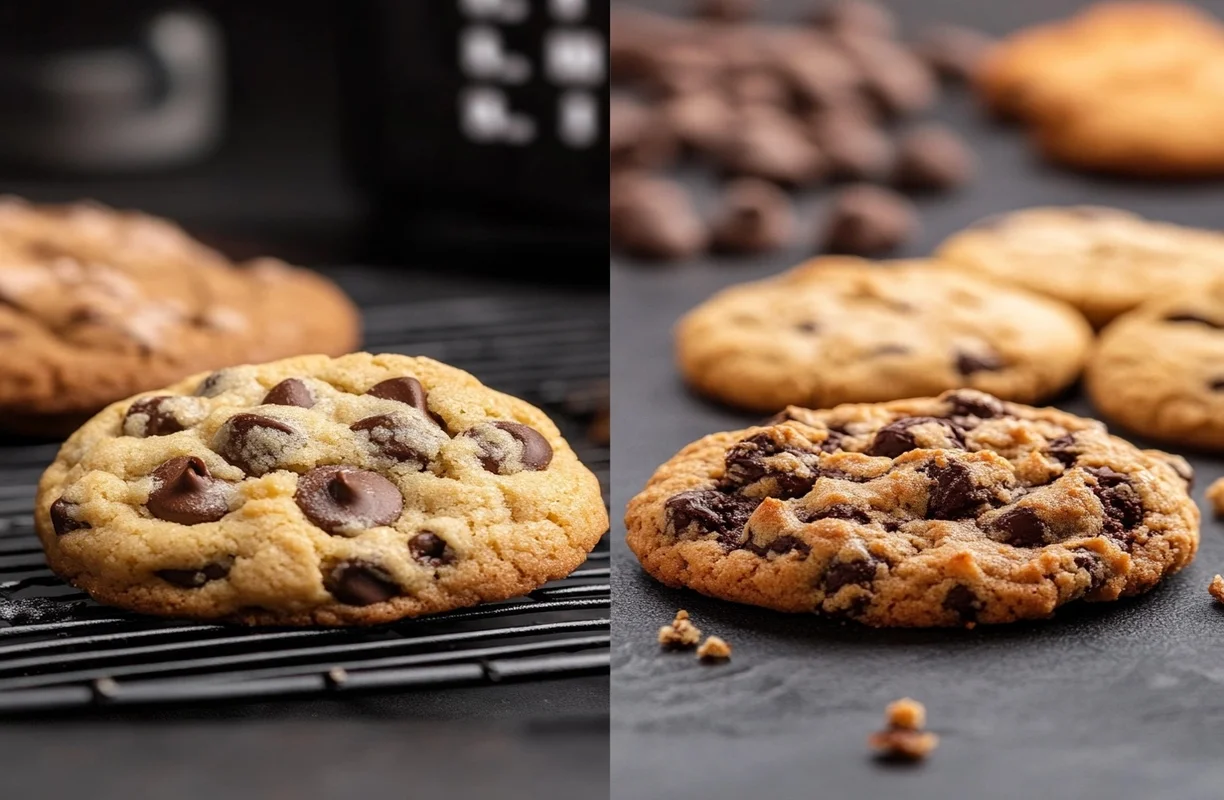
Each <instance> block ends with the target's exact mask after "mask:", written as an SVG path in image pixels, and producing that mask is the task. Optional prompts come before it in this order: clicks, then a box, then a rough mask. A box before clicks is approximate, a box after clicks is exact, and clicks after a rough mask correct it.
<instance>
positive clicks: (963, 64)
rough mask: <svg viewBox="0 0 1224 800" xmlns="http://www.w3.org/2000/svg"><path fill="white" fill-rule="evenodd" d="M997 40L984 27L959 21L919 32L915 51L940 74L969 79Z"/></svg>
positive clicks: (944, 76)
mask: <svg viewBox="0 0 1224 800" xmlns="http://www.w3.org/2000/svg"><path fill="white" fill-rule="evenodd" d="M994 45H995V40H994V39H993V38H991V37H990V36H987V35H986V34H984V33H982V32H981V31H976V30H973V29H972V28H964V27H961V26H960V25H936V26H933V27H930V28H927V29H926V30H925V31H923V32H922V33H921V34H919V36H918V40H917V42H916V43H915V44H914V53H915V54H916V55H917V56H918V57H919V58H921V59H922V60H924V61H925V62H926V63H927V64H929V65H930V67H931V69H933V70H935V73H936V74H937V75H939V76H940V77H941V78H946V79H948V80H953V81H963V82H968V81H971V80H972V79H973V77H974V76H975V75H976V74H977V69H978V66H979V65H980V64H981V63H982V59H983V58H984V57H985V56H986V54H987V53H988V52H990V49H991V48H992V47H994Z"/></svg>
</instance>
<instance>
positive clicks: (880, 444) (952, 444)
mask: <svg viewBox="0 0 1224 800" xmlns="http://www.w3.org/2000/svg"><path fill="white" fill-rule="evenodd" d="M927 424H934V425H938V426H939V427H940V428H942V429H943V435H944V438H945V439H946V444H945V446H944V447H942V448H939V449H953V450H957V449H959V450H963V449H964V447H965V437H964V434H963V433H962V432H961V429H960V427H959V426H957V425H955V424H953V423H951V422H949V421H948V420H946V419H938V418H937V417H903V418H901V419H899V420H896V421H895V422H890V423H889V424H888V425H885V426H884V427H883V428H880V429H879V430H878V431H876V435H875V436H874V437H873V438H872V440H871V444H870V445H868V446H867V450H866V451H865V452H866V453H867V455H869V456H886V457H888V458H896V457H897V456H899V455H902V454H903V453H908V452H909V451H911V450H916V449H918V447H919V445H918V440H917V439H916V438H915V437H914V433H913V431H911V430H910V429H911V428H913V427H916V426H918V425H927Z"/></svg>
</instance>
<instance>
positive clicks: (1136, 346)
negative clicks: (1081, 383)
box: [1085, 280, 1224, 450]
mask: <svg viewBox="0 0 1224 800" xmlns="http://www.w3.org/2000/svg"><path fill="white" fill-rule="evenodd" d="M1085 376H1086V377H1085V387H1086V388H1087V390H1088V393H1089V395H1090V396H1091V397H1092V401H1093V403H1094V404H1095V405H1096V407H1097V408H1098V409H1100V411H1101V413H1102V414H1104V415H1105V416H1107V417H1109V418H1110V419H1112V420H1114V421H1116V422H1118V423H1119V424H1121V425H1123V426H1125V427H1126V428H1128V429H1130V430H1132V431H1135V432H1136V433H1140V434H1143V435H1144V436H1150V437H1152V438H1154V439H1160V440H1163V441H1168V442H1177V443H1179V444H1184V445H1189V446H1191V447H1198V448H1203V449H1213V450H1221V449H1224V280H1218V281H1215V282H1213V283H1210V284H1208V285H1205V286H1201V287H1198V288H1196V289H1194V290H1192V291H1185V292H1181V293H1179V294H1175V295H1166V296H1162V297H1160V298H1158V299H1155V300H1152V301H1150V302H1148V303H1144V304H1143V305H1142V306H1140V307H1139V308H1137V309H1135V310H1134V311H1131V312H1130V313H1128V314H1124V315H1122V316H1121V317H1119V318H1118V319H1116V320H1114V322H1113V323H1112V324H1110V325H1109V327H1107V328H1106V329H1105V330H1104V331H1103V332H1102V333H1101V337H1100V339H1099V340H1098V342H1097V346H1096V348H1095V350H1094V351H1093V353H1092V355H1091V357H1090V358H1089V361H1088V367H1087V371H1086V373H1085Z"/></svg>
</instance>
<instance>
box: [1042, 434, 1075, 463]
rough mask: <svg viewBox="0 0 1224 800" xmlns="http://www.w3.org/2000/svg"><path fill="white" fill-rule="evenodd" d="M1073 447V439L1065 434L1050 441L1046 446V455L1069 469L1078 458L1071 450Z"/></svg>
mask: <svg viewBox="0 0 1224 800" xmlns="http://www.w3.org/2000/svg"><path fill="white" fill-rule="evenodd" d="M1074 447H1075V437H1074V436H1072V435H1071V434H1069V433H1066V434H1063V435H1062V436H1059V437H1058V438H1057V439H1054V440H1052V441H1051V442H1050V443H1049V444H1048V445H1047V446H1046V453H1047V454H1048V455H1049V456H1050V457H1051V458H1053V459H1054V460H1056V461H1059V462H1061V463H1062V465H1063V466H1064V467H1070V466H1071V465H1072V464H1074V463H1075V460H1076V459H1077V458H1079V454H1078V453H1076V452H1075V451H1074V450H1073V449H1072V448H1074Z"/></svg>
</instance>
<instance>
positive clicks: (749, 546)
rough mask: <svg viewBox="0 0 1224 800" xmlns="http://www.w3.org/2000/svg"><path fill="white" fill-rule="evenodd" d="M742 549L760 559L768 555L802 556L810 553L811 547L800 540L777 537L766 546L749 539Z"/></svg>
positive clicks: (792, 537) (790, 537)
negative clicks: (793, 554) (797, 554)
mask: <svg viewBox="0 0 1224 800" xmlns="http://www.w3.org/2000/svg"><path fill="white" fill-rule="evenodd" d="M743 548H744V549H745V550H747V551H748V552H750V553H753V554H754V555H758V556H761V557H764V556H767V555H769V554H770V553H776V554H778V555H786V554H787V553H791V552H797V553H802V554H803V555H804V556H806V555H808V554H809V553H811V552H812V546H811V545H809V544H808V543H807V542H805V541H803V540H802V539H797V538H795V537H794V536H779V537H778V538H776V539H774V540H773V541H772V542H770V543H769V544H766V545H759V544H757V543H756V542H754V541H752V540H751V539H749V540H748V541H747V542H745V543H744V545H743Z"/></svg>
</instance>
